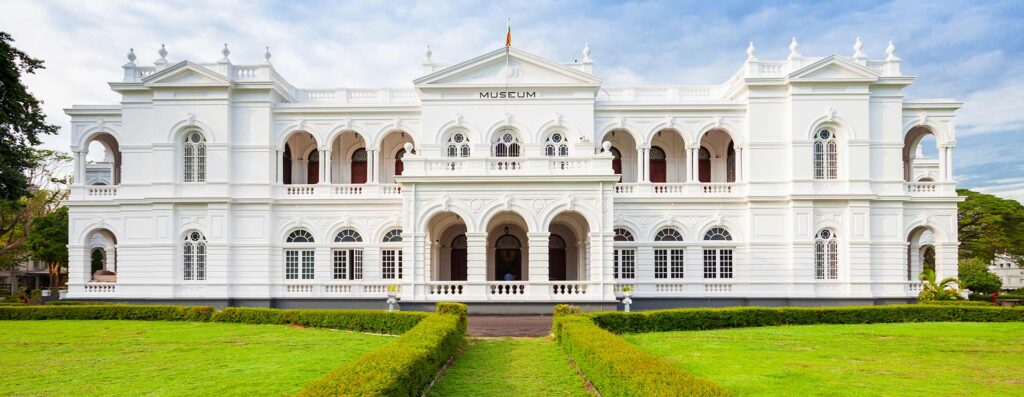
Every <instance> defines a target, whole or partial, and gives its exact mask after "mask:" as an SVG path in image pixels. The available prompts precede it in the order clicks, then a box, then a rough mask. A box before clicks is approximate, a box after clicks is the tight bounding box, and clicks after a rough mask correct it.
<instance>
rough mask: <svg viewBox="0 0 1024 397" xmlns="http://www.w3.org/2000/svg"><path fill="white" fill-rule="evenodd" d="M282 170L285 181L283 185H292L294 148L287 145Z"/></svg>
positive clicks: (285, 145) (282, 156)
mask: <svg viewBox="0 0 1024 397" xmlns="http://www.w3.org/2000/svg"><path fill="white" fill-rule="evenodd" d="M281 168H282V169H283V171H282V175H281V178H282V179H284V180H283V181H281V183H284V184H285V185H291V184H292V147H291V146H289V145H288V144H287V143H286V144H284V154H283V155H281Z"/></svg>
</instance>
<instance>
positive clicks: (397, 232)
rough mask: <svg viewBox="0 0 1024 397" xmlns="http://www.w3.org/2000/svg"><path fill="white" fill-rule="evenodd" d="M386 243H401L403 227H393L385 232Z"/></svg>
mask: <svg viewBox="0 0 1024 397" xmlns="http://www.w3.org/2000/svg"><path fill="white" fill-rule="evenodd" d="M384 242H385V243H400V242H402V229H391V230H389V231H388V232H387V233H385V234H384Z"/></svg>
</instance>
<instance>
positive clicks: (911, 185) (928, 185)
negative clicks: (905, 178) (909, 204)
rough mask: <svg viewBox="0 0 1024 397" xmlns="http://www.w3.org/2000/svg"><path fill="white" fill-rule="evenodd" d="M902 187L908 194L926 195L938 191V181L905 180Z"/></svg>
mask: <svg viewBox="0 0 1024 397" xmlns="http://www.w3.org/2000/svg"><path fill="white" fill-rule="evenodd" d="M903 186H904V189H905V190H906V192H907V194H909V195H912V196H913V195H928V194H935V193H938V192H939V183H938V182H906V183H904V184H903Z"/></svg>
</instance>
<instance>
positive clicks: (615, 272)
mask: <svg viewBox="0 0 1024 397" xmlns="http://www.w3.org/2000/svg"><path fill="white" fill-rule="evenodd" d="M612 255H613V257H614V262H613V263H612V264H613V266H612V277H614V278H616V279H633V278H636V250H635V249H632V248H627V249H616V250H613V251H612Z"/></svg>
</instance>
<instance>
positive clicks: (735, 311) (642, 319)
mask: <svg viewBox="0 0 1024 397" xmlns="http://www.w3.org/2000/svg"><path fill="white" fill-rule="evenodd" d="M590 317H591V318H592V319H593V320H594V323H596V324H597V325H598V326H600V327H601V328H604V329H606V330H608V331H611V332H613V333H617V334H622V333H642V332H666V331H691V330H705V329H719V328H740V327H764V326H774V325H809V324H871V323H902V322H936V321H968V322H1006V321H1024V307H1017V308H1003V307H974V306H936V305H889V306H861V307H858V306H848V307H819V308H804V307H779V308H767V307H735V308H725V309H673V310H657V311H647V312H630V313H624V312H600V313H593V314H590Z"/></svg>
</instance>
